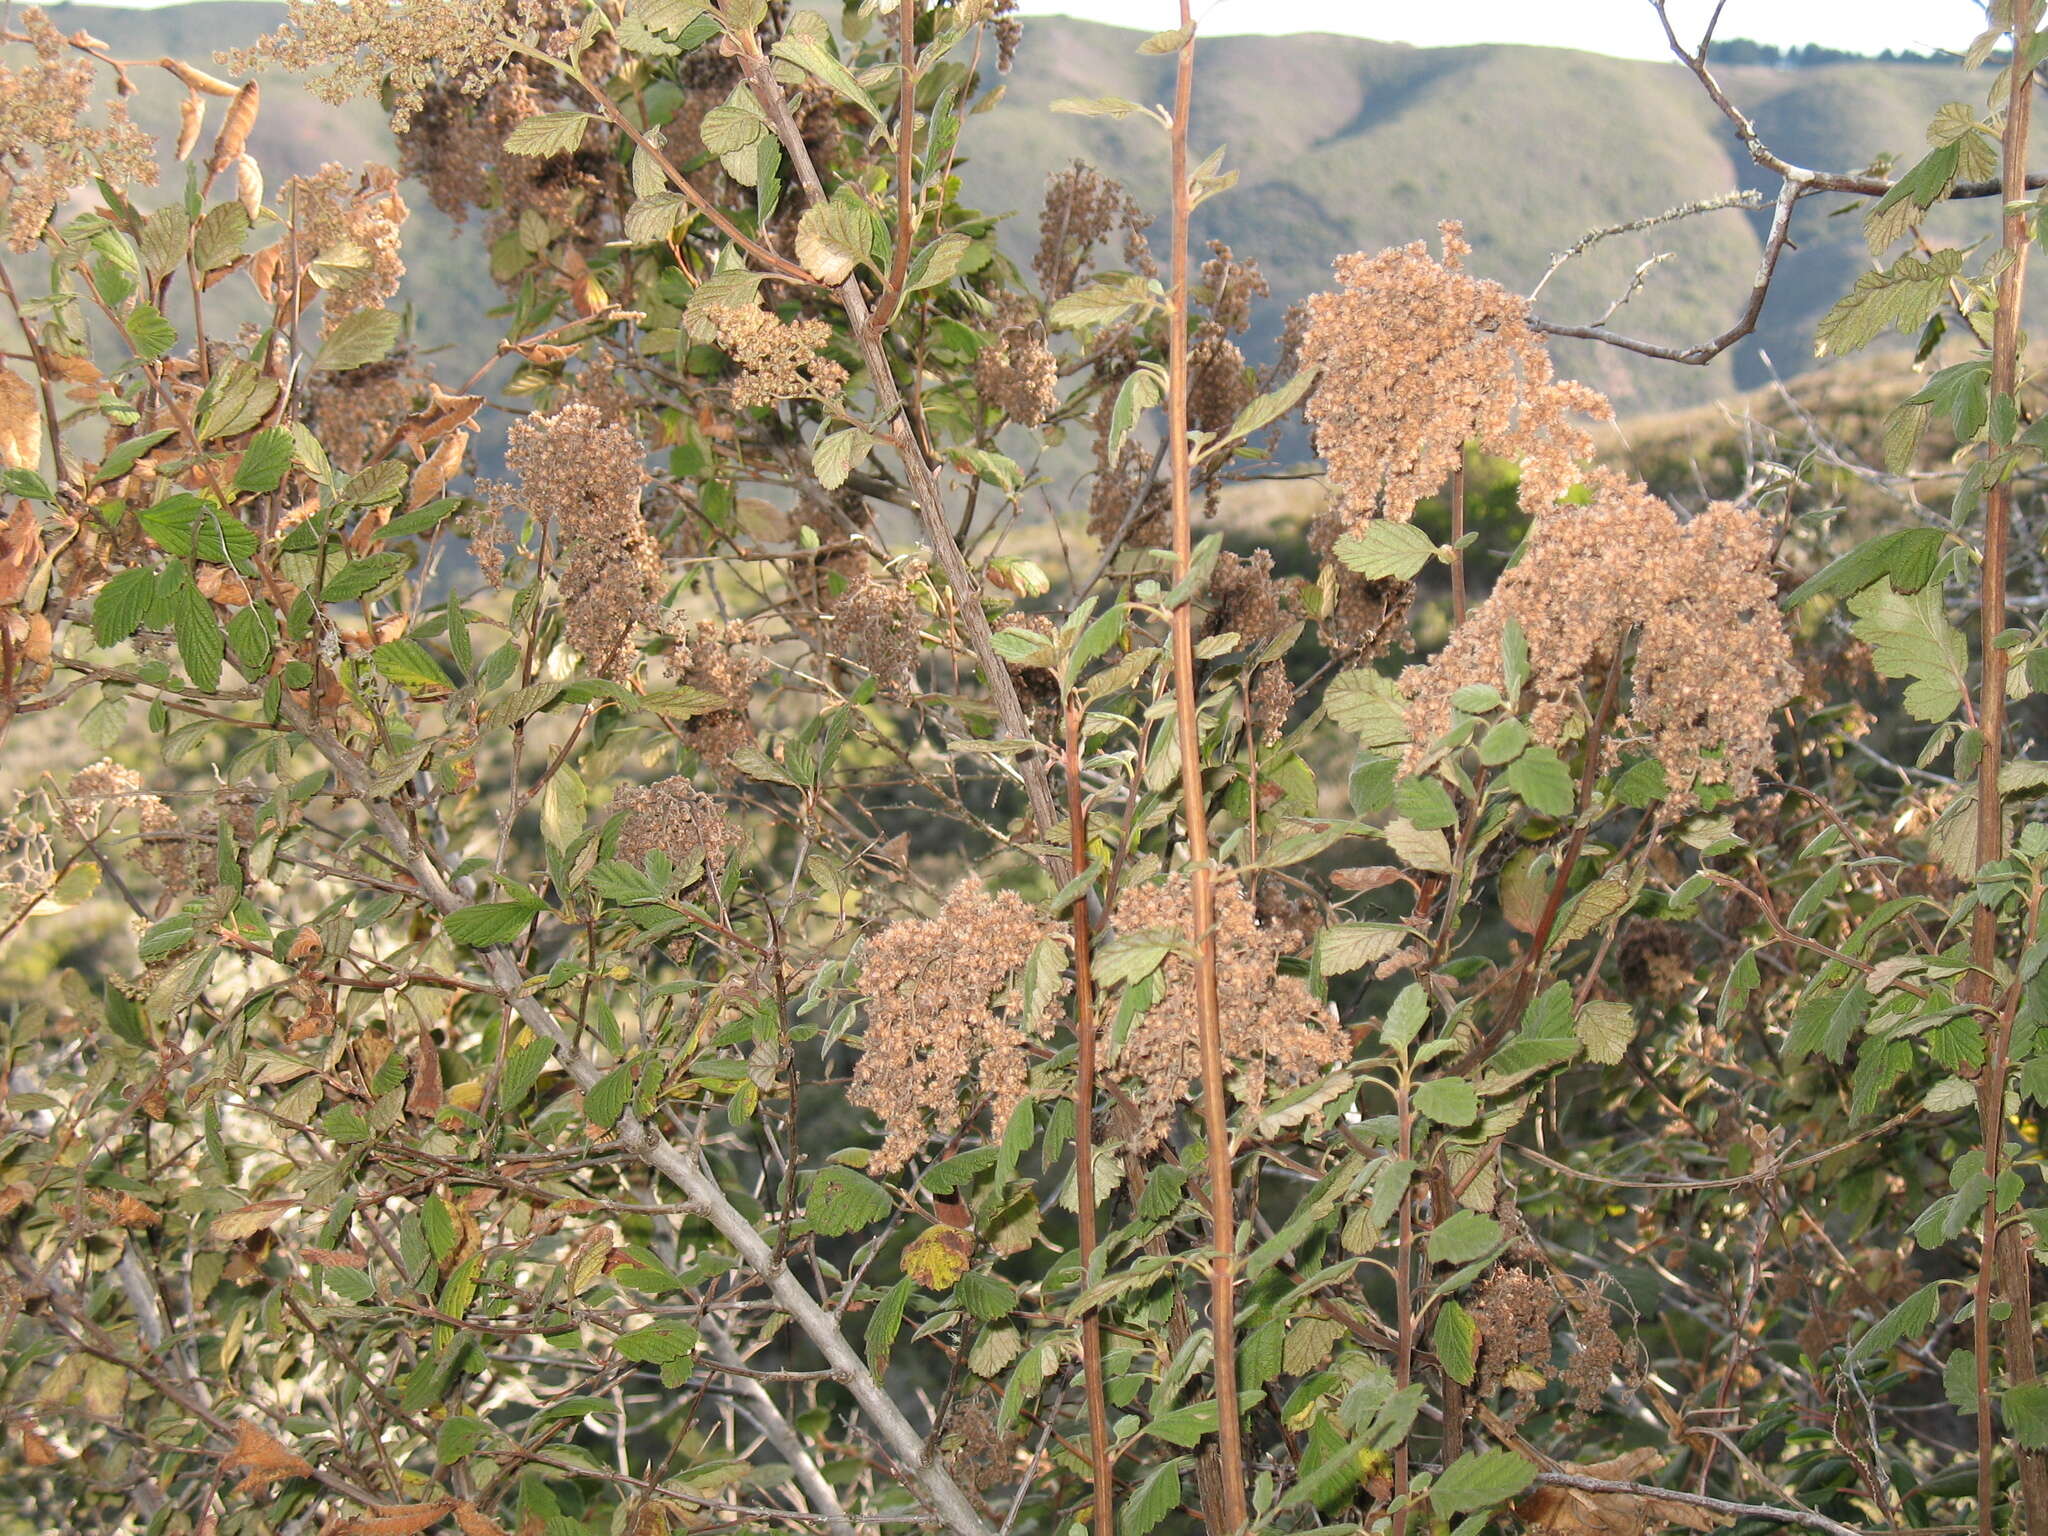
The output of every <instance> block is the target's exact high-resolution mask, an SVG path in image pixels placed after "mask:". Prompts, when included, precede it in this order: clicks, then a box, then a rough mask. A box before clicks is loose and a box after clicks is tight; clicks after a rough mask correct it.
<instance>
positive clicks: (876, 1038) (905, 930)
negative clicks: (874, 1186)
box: [847, 880, 1063, 1173]
mask: <svg viewBox="0 0 2048 1536" xmlns="http://www.w3.org/2000/svg"><path fill="white" fill-rule="evenodd" d="M1054 931H1055V930H1054V928H1053V926H1052V925H1051V924H1049V923H1047V922H1045V921H1044V920H1043V919H1041V918H1040V917H1039V916H1038V914H1037V913H1035V912H1033V911H1032V910H1031V908H1030V907H1029V906H1028V905H1026V904H1025V902H1024V901H1023V899H1022V898H1020V897H1019V896H1018V895H1017V894H1016V893H1015V892H1014V891H1002V892H999V893H997V894H996V895H993V896H991V895H990V894H989V893H988V892H987V891H986V890H984V889H983V888H982V885H981V882H980V881H979V880H966V881H963V882H962V883H961V884H960V885H958V886H956V887H954V889H953V892H952V894H951V895H950V896H948V897H947V898H946V903H945V906H944V907H943V908H942V909H941V910H940V912H939V915H938V916H937V917H935V918H911V919H907V920H905V921H903V922H897V923H891V924H890V925H889V926H888V927H887V928H885V929H883V930H882V931H881V932H880V933H878V934H876V935H875V936H874V937H873V938H871V939H870V940H868V943H867V951H866V955H865V957H864V958H863V960H862V962H861V985H862V990H863V992H864V993H865V994H866V996H867V1000H868V1006H867V1028H866V1035H865V1038H864V1042H863V1046H862V1051H861V1058H860V1062H859V1064H858V1065H857V1066H856V1067H855V1068H854V1071H853V1087H852V1088H851V1089H850V1090H849V1091H848V1094H847V1097H848V1098H850V1099H851V1100H852V1101H853V1102H854V1103H855V1104H858V1105H859V1106H860V1107H861V1108H863V1109H868V1110H872V1111H873V1112H874V1113H875V1115H876V1116H877V1117H878V1118H879V1119H880V1120H881V1122H882V1124H883V1126H884V1127H885V1134H884V1138H883V1141H882V1146H881V1149H880V1150H879V1151H877V1152H876V1153H875V1156H874V1161H873V1162H872V1163H871V1164H870V1168H871V1169H872V1170H873V1171H875V1172H880V1173H888V1172H891V1171H893V1170H894V1169H897V1168H901V1167H902V1166H903V1165H904V1164H905V1163H906V1162H908V1161H909V1160H910V1157H911V1155H912V1154H913V1153H914V1152H916V1151H917V1149H918V1148H919V1147H921V1146H922V1145H924V1142H925V1140H926V1138H927V1137H929V1136H932V1135H935V1134H936V1135H940V1136H947V1135H951V1134H952V1133H953V1132H954V1131H956V1130H958V1129H959V1128H960V1126H961V1125H962V1124H964V1123H965V1119H966V1115H965V1113H964V1111H963V1109H962V1107H961V1103H960V1095H961V1092H962V1090H963V1089H966V1088H969V1087H973V1088H975V1089H978V1091H979V1092H980V1093H983V1094H986V1095H987V1096H988V1098H989V1101H990V1103H989V1114H990V1123H991V1124H993V1125H994V1126H995V1127H996V1128H997V1130H998V1131H999V1132H1000V1130H1001V1128H1002V1127H1003V1126H1004V1125H1006V1124H1007V1123H1008V1122H1009V1118H1010V1112H1011V1111H1012V1110H1014V1109H1015V1108H1016V1107H1017V1105H1018V1103H1019V1102H1020V1101H1021V1100H1022V1099H1023V1097H1024V1090H1025V1084H1026V1079H1027V1077H1028V1075H1029V1062H1028V1060H1027V1057H1026V1053H1025V1047H1026V1044H1027V1042H1029V1041H1030V1040H1031V1039H1033V1038H1035V1037H1037V1036H1039V1035H1042V1034H1043V1033H1044V1032H1045V1027H1046V1013H1045V1009H1046V1006H1047V1005H1049V1004H1050V1003H1051V1002H1053V1001H1054V999H1055V997H1056V996H1057V995H1058V991H1059V989H1060V988H1061V987H1062V986H1063V984H1054V985H1048V986H1047V987H1045V988H1044V989H1043V995H1042V996H1040V997H1039V998H1037V999H1036V1000H1035V1001H1036V1002H1037V1003H1038V1005H1039V1006H1038V1008H1037V1010H1036V1012H1035V1015H1034V1016H1029V1017H1027V1016H1026V1013H1025V1009H1024V998H1023V995H1022V991H1021V989H1020V985H1019V982H1018V972H1019V971H1021V970H1022V969H1023V967H1024V964H1025V962H1026V961H1027V960H1029V959H1030V958H1031V954H1032V951H1033V950H1035V949H1037V947H1038V946H1039V944H1041V943H1042V942H1044V941H1045V940H1047V939H1049V938H1051V937H1052V936H1053V934H1054Z"/></svg>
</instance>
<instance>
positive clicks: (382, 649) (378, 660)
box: [370, 639, 449, 693]
mask: <svg viewBox="0 0 2048 1536" xmlns="http://www.w3.org/2000/svg"><path fill="white" fill-rule="evenodd" d="M370 665H371V666H373V667H375V668H376V669H377V672H378V674H379V675H380V676H382V677H385V678H388V679H389V680H390V681H392V682H394V683H396V684H398V686H399V687H401V688H403V689H405V690H406V691H407V692H409V693H418V692H420V691H421V690H423V689H437V688H446V687H448V686H449V681H448V674H447V673H445V672H443V671H442V670H441V664H440V663H439V662H438V661H436V660H434V657H433V653H432V652H430V651H429V650H428V649H427V648H426V647H425V646H423V645H421V644H420V643H419V641H417V640H404V639H400V640H387V641H386V642H385V643H384V644H382V645H380V646H378V647H377V649H376V650H374V651H372V652H371V653H370Z"/></svg>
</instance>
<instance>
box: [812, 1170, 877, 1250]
mask: <svg viewBox="0 0 2048 1536" xmlns="http://www.w3.org/2000/svg"><path fill="white" fill-rule="evenodd" d="M891 1204H892V1202H891V1200H890V1199H889V1192H888V1191H887V1190H886V1189H884V1188H883V1187H882V1186H881V1185H879V1184H877V1183H876V1182H875V1181H874V1180H873V1179H871V1178H869V1177H868V1176H867V1175H866V1174H864V1173H858V1172H856V1171H854V1170H853V1169H851V1168H842V1167H841V1166H839V1165H838V1164H837V1163H834V1164H832V1165H831V1166H830V1167H827V1168H824V1169H821V1170H820V1171H819V1173H818V1176H817V1177H816V1178H814V1179H812V1180H811V1188H810V1192H809V1194H808V1195H807V1196H806V1197H805V1199H804V1214H805V1216H807V1217H808V1218H809V1219H810V1223H811V1230H812V1231H814V1232H816V1233H817V1234H818V1235H819V1236H821V1237H844V1236H845V1235H846V1234H847V1233H849V1232H857V1231H859V1230H860V1229H861V1228H862V1227H866V1226H872V1225H873V1224H874V1223H876V1222H878V1221H880V1220H881V1219H882V1218H883V1217H884V1216H886V1215H888V1214H889V1209H890V1206H891Z"/></svg>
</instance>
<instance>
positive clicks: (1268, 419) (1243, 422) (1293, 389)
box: [1221, 368, 1407, 527]
mask: <svg viewBox="0 0 2048 1536" xmlns="http://www.w3.org/2000/svg"><path fill="white" fill-rule="evenodd" d="M1316 372H1317V370H1316V369H1314V368H1304V369H1302V370H1301V372H1299V373H1297V374H1296V375H1295V376H1294V377H1293V378H1291V379H1289V380H1288V381H1287V382H1286V383H1285V384H1282V385H1281V386H1280V387H1279V388H1278V389H1273V390H1268V391H1267V392H1266V393H1265V394H1263V395H1260V396H1259V397H1258V398H1257V399H1256V400H1254V401H1252V403H1251V404H1250V405H1248V406H1246V407H1245V408H1244V409H1243V410H1241V411H1239V412H1238V413H1237V419H1236V420H1235V421H1233V422H1232V423H1231V424H1230V430H1229V431H1228V432H1225V433H1224V434H1223V437H1222V439H1221V441H1223V442H1226V443H1229V442H1235V441H1237V440H1238V439H1239V438H1245V437H1250V436H1251V435H1252V434H1253V433H1254V432H1257V431H1258V430H1260V429H1261V428H1262V427H1268V426H1271V425H1272V424H1273V423H1274V422H1276V421H1278V420H1279V419H1280V418H1281V417H1282V416H1285V415H1286V414H1287V413H1288V412H1289V411H1291V410H1293V409H1294V408H1295V406H1297V405H1299V404H1300V403H1301V397H1302V396H1303V395H1305V394H1307V393H1308V392H1309V387H1310V386H1311V385H1313V384H1314V383H1315V381H1316ZM1392 526H1395V527H1405V526H1407V525H1405V524H1399V523H1397V524H1394V525H1392Z"/></svg>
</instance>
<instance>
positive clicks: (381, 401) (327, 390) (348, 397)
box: [304, 347, 431, 470]
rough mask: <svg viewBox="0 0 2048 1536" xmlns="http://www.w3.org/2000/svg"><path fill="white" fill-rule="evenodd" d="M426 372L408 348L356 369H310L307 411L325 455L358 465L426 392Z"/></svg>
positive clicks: (350, 465) (343, 463)
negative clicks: (312, 371)
mask: <svg viewBox="0 0 2048 1536" xmlns="http://www.w3.org/2000/svg"><path fill="white" fill-rule="evenodd" d="M430 378H431V374H430V373H429V371H428V370H427V368H426V367H425V366H424V365H423V364H422V363H421V362H420V358H419V354H418V353H417V352H416V351H415V350H414V349H413V348H411V347H401V348H399V349H398V351H396V352H394V353H393V354H392V355H391V356H390V357H387V358H385V359H384V360H383V361H382V362H377V363H368V364H365V365H364V366H363V367H360V368H348V369H343V370H339V371H323V372H319V373H315V374H313V375H312V377H311V378H310V379H308V380H307V382H306V385H305V388H304V400H305V405H306V414H307V415H308V416H309V417H310V418H311V420H312V422H313V424H314V425H315V426H316V427H317V429H318V431H319V433H320V443H321V446H322V447H324V448H325V449H326V450H327V454H328V457H329V458H331V459H333V460H334V462H335V463H337V464H339V465H341V466H342V467H343V468H344V469H351V470H353V469H361V468H362V467H363V466H364V465H365V464H367V463H368V462H369V461H370V457H371V455H372V454H374V453H375V452H376V451H377V449H378V448H380V447H381V446H382V445H383V444H384V442H385V441H386V440H387V439H388V438H389V437H390V436H391V433H392V431H393V429H394V428H396V427H397V425H398V424H399V423H400V422H401V421H403V420H404V419H405V418H406V417H407V416H408V415H410V414H411V413H412V410H413V407H414V406H415V405H416V404H417V403H418V402H419V400H420V398H421V397H422V396H424V395H425V394H426V393H427V385H428V382H429V379H430Z"/></svg>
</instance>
